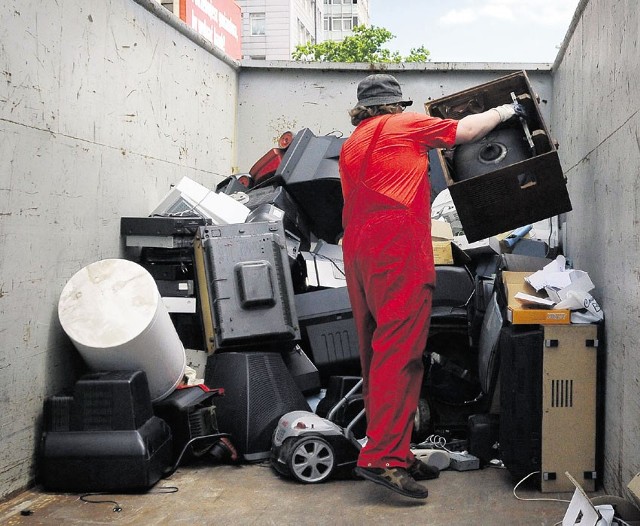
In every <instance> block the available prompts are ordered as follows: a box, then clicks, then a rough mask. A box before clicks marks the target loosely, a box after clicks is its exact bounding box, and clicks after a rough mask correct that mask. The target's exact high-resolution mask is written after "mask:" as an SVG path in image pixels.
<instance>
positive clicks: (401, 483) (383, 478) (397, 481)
mask: <svg viewBox="0 0 640 526" xmlns="http://www.w3.org/2000/svg"><path fill="white" fill-rule="evenodd" d="M354 472H355V473H356V475H359V476H360V477H362V478H364V479H367V480H370V481H371V482H375V483H376V484H380V485H382V486H385V487H387V488H389V489H390V490H393V491H395V492H396V493H400V495H404V496H405V497H412V498H414V499H426V498H427V497H428V496H429V492H428V491H427V488H425V487H424V486H422V485H421V484H418V483H417V482H416V481H415V480H414V479H413V477H412V476H411V475H409V472H408V471H407V470H406V469H404V468H399V467H393V468H362V467H360V466H358V467H356V468H355V469H354Z"/></svg>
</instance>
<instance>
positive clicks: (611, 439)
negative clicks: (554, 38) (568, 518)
mask: <svg viewBox="0 0 640 526" xmlns="http://www.w3.org/2000/svg"><path fill="white" fill-rule="evenodd" d="M637 7H638V6H637V3H636V2H633V1H630V0H609V1H605V0H583V1H582V2H580V4H579V6H578V10H577V13H576V16H575V17H574V22H573V26H572V28H571V32H570V35H569V36H570V38H568V39H566V40H565V44H564V46H563V48H562V50H561V54H560V56H559V58H558V60H557V64H556V65H555V72H554V92H553V107H554V111H553V118H552V124H553V126H554V128H555V129H556V131H557V132H558V135H557V138H558V140H559V142H560V149H559V154H560V157H561V160H562V163H563V166H564V168H565V171H566V175H567V177H568V184H569V191H570V194H571V196H572V201H573V204H574V210H573V211H572V212H571V213H570V214H568V215H567V218H566V221H567V224H566V229H565V230H566V239H567V243H566V253H567V255H568V256H569V258H571V260H572V261H573V263H574V265H575V266H576V267H577V268H583V269H584V270H587V271H588V272H589V274H590V275H591V277H592V279H593V282H594V283H595V284H596V285H597V291H596V299H597V300H598V301H599V302H600V304H601V306H602V308H603V310H604V313H605V338H604V356H603V358H604V360H603V367H604V371H605V377H604V384H603V388H604V391H605V397H604V408H603V415H604V423H603V425H604V429H605V433H604V460H605V463H604V483H605V487H606V488H607V490H608V491H609V492H610V493H613V494H617V495H622V494H624V493H625V491H626V485H627V484H628V483H629V481H630V480H631V478H632V477H633V476H634V475H635V474H636V473H638V472H640V440H638V437H639V436H640V259H639V255H640V177H639V174H640V114H639V111H640V102H639V101H640V70H639V69H638V67H637V63H638V47H639V41H638V39H639V38H640V37H639V32H638V28H639V27H640V15H639V14H638V8H637ZM576 432H579V430H576Z"/></svg>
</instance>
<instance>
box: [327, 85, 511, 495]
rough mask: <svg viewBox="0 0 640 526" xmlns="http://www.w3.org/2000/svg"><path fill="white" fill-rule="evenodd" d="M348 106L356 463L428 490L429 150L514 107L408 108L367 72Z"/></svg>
mask: <svg viewBox="0 0 640 526" xmlns="http://www.w3.org/2000/svg"><path fill="white" fill-rule="evenodd" d="M357 96H358V103H357V105H356V106H355V108H353V109H352V110H351V111H350V112H349V114H350V116H351V123H352V124H353V125H355V126H357V127H356V129H355V130H354V132H353V134H352V135H351V137H349V139H347V140H346V141H345V143H344V145H343V147H342V152H341V154H340V161H339V166H340V178H341V182H342V192H343V196H344V211H343V216H342V222H343V226H344V229H345V232H344V238H343V242H342V243H343V246H342V249H343V254H344V264H345V272H346V278H347V287H348V291H349V298H350V300H351V306H352V309H353V316H354V320H355V323H356V328H357V331H358V338H359V342H360V349H359V351H360V362H361V365H362V376H363V379H364V384H363V397H364V403H365V410H366V415H367V443H366V445H365V446H364V447H363V448H362V450H361V452H360V456H359V458H358V464H357V467H356V469H355V471H356V473H357V474H358V475H360V476H361V477H363V478H365V479H368V480H371V481H373V482H376V483H378V484H382V485H384V486H386V487H388V488H390V489H392V490H394V491H397V492H398V493H401V494H402V495H406V496H409V497H414V498H426V497H427V495H428V492H427V489H426V488H425V487H424V486H423V485H421V484H418V483H417V482H416V480H426V479H431V478H436V477H437V476H438V470H437V469H435V468H433V467H431V466H428V465H427V464H425V463H424V462H422V461H420V460H419V459H416V458H415V457H414V455H413V454H412V453H411V451H410V440H411V432H412V428H413V420H414V415H415V412H416V408H417V406H418V400H419V396H420V386H421V383H422V376H423V362H422V353H423V351H424V349H425V345H426V340H427V334H428V332H429V318H430V315H431V295H432V290H433V287H434V284H435V267H434V262H433V252H432V246H431V213H430V198H429V197H430V196H429V194H430V188H429V181H428V179H427V175H426V174H427V166H428V155H427V152H428V150H429V149H431V148H451V147H452V146H454V145H455V144H462V143H466V142H472V141H475V140H478V139H480V138H482V137H483V136H484V135H486V134H487V133H489V132H490V131H491V130H492V129H493V128H494V127H496V126H497V125H498V124H500V123H501V122H504V121H506V120H507V119H509V118H511V117H512V116H513V115H515V113H516V105H513V104H505V105H504V106H499V107H497V108H492V109H491V110H488V111H485V112H484V113H479V114H475V115H469V116H467V117H464V118H463V119H461V120H459V121H457V120H450V119H439V118H436V117H430V116H427V115H420V114H417V113H403V110H404V108H405V107H406V106H410V105H411V104H412V102H411V101H405V100H403V98H402V91H401V89H400V85H399V84H398V82H397V80H396V79H395V78H394V77H393V76H391V75H386V74H376V75H370V76H368V77H367V78H365V79H364V80H363V81H362V82H360V84H359V85H358V93H357Z"/></svg>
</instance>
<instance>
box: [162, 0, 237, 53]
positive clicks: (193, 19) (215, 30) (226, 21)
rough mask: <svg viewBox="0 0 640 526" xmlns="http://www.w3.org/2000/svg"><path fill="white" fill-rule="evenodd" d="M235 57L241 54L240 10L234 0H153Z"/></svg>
mask: <svg viewBox="0 0 640 526" xmlns="http://www.w3.org/2000/svg"><path fill="white" fill-rule="evenodd" d="M157 1H158V2H159V3H160V4H161V5H162V6H163V7H166V8H167V9H168V10H169V11H173V14H174V15H176V16H177V17H179V18H180V19H181V20H182V21H183V22H185V23H186V24H187V25H188V26H189V27H191V29H193V30H194V31H195V32H196V33H198V34H200V35H202V37H204V38H205V39H207V40H208V41H209V42H211V44H213V45H214V46H215V47H217V48H218V49H220V50H222V51H224V52H225V53H226V54H227V55H229V56H230V57H231V58H233V59H235V60H240V59H241V58H242V30H241V29H242V28H241V25H242V13H241V11H240V6H239V5H238V3H237V2H235V1H234V0H157Z"/></svg>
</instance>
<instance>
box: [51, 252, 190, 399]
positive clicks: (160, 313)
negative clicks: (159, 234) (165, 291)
mask: <svg viewBox="0 0 640 526" xmlns="http://www.w3.org/2000/svg"><path fill="white" fill-rule="evenodd" d="M58 316H59V318H60V324H61V325H62V328H63V329H64V331H65V333H66V334H67V335H68V336H69V338H71V341H72V342H73V344H74V345H75V347H76V349H77V350H78V351H79V353H80V355H81V356H82V358H83V359H84V361H85V362H86V363H87V365H88V366H89V367H90V368H91V369H92V370H93V371H113V370H122V369H131V370H138V369H140V370H143V371H144V372H145V373H146V375H147V379H148V383H149V389H150V392H151V399H152V401H154V402H156V401H159V400H162V399H163V398H165V397H167V396H168V395H169V394H170V393H171V392H172V391H173V390H174V389H175V388H176V387H177V386H178V384H179V383H180V382H181V381H182V378H183V375H184V370H185V366H186V355H185V351H184V346H183V344H182V342H181V340H180V337H179V336H178V333H177V332H176V329H175V327H174V325H173V323H172V321H171V318H170V316H169V313H168V311H167V308H166V307H165V305H164V303H163V302H162V298H161V296H160V293H159V292H158V287H157V285H156V282H155V281H154V279H153V277H152V276H151V274H149V272H147V271H146V270H145V269H144V268H143V267H142V266H140V265H138V264H137V263H134V262H132V261H128V260H126V259H104V260H101V261H96V262H95V263H91V264H90V265H87V266H86V267H84V268H83V269H81V270H79V271H78V272H76V273H75V274H74V275H73V276H72V277H71V279H70V280H69V281H68V282H67V284H66V285H65V287H64V288H63V290H62V293H61V294H60V299H59V301H58Z"/></svg>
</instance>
